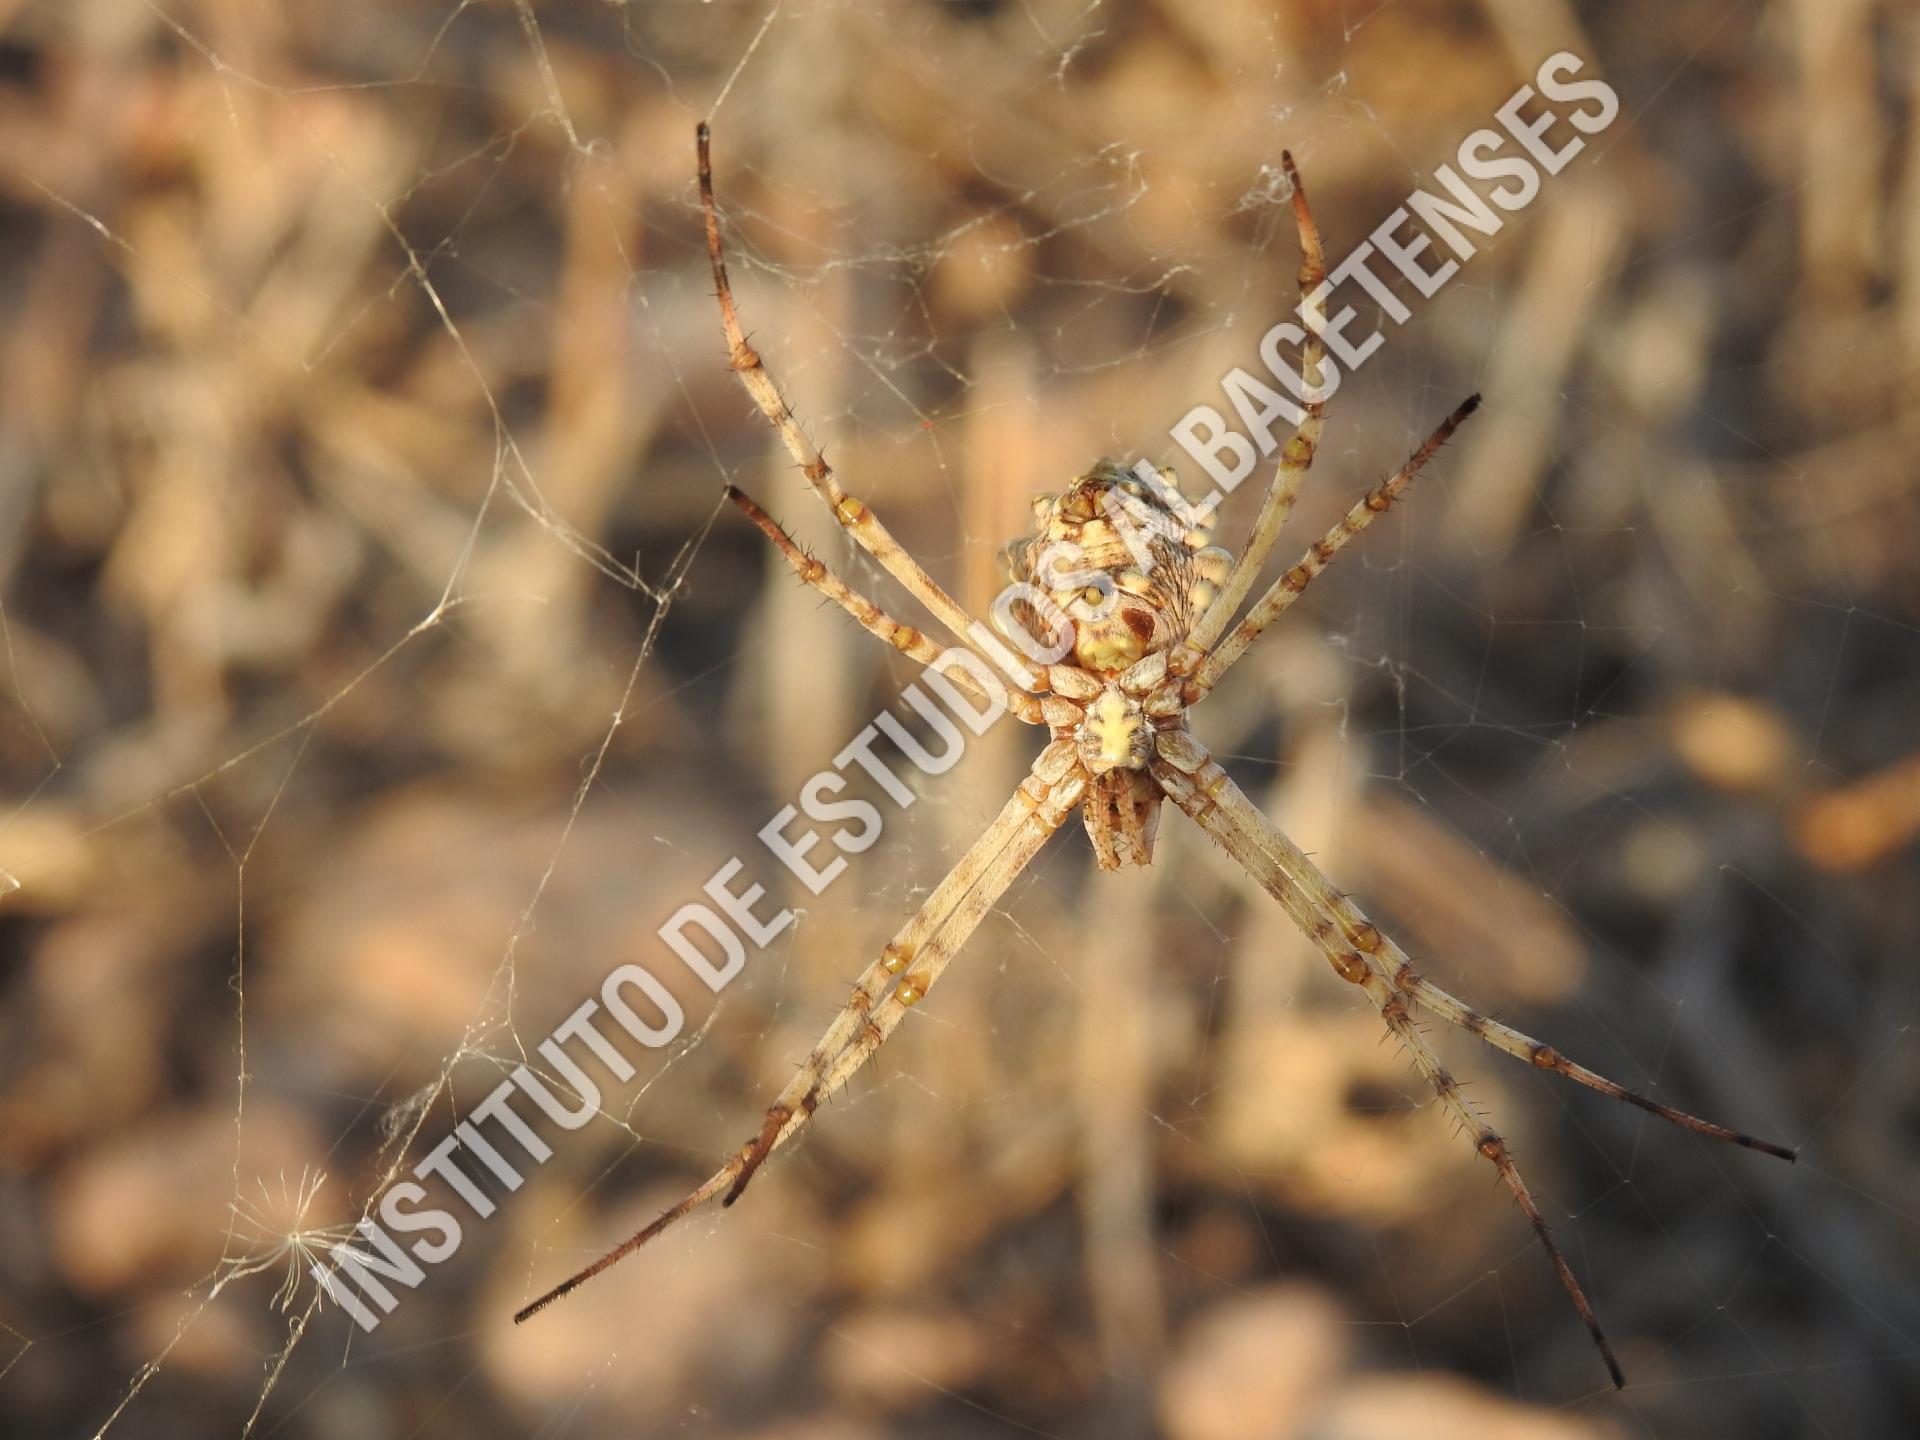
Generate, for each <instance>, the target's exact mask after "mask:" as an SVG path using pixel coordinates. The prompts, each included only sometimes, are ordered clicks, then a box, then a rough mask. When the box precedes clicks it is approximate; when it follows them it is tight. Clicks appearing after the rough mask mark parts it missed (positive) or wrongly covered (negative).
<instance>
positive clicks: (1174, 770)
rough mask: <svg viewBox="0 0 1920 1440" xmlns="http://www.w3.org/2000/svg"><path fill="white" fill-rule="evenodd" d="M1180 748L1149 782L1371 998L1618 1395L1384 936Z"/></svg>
mask: <svg viewBox="0 0 1920 1440" xmlns="http://www.w3.org/2000/svg"><path fill="white" fill-rule="evenodd" d="M1176 743H1177V747H1178V748H1177V749H1175V748H1174V747H1171V746H1170V747H1166V748H1163V751H1162V756H1161V758H1159V759H1157V760H1155V761H1154V762H1153V766H1152V770H1153V775H1154V778H1155V779H1156V780H1158V781H1159V782H1160V784H1161V787H1162V788H1163V789H1165V790H1166V792H1167V794H1168V795H1169V796H1170V797H1171V798H1172V800H1173V802H1174V803H1175V804H1176V805H1178V806H1179V807H1180V808H1181V809H1182V810H1184V811H1186V812H1187V814H1188V815H1190V816H1192V817H1193V819H1194V822H1195V823H1196V824H1198V825H1199V826H1200V828H1201V829H1202V830H1205V831H1206V832H1207V834H1208V835H1210V836H1212V837H1213V839H1214V841H1215V843H1217V844H1218V845H1219V846H1220V847H1221V848H1222V849H1223V850H1225V851H1226V852H1227V853H1228V854H1229V855H1231V856H1232V857H1233V858H1234V859H1235V860H1236V861H1238V862H1239V863H1240V865H1241V867H1242V868H1244V869H1245V870H1246V872H1247V873H1248V874H1249V875H1250V876H1252V877H1253V878H1254V879H1255V880H1256V881H1258V882H1259V884H1260V885H1261V886H1262V887H1263V888H1264V889H1265V890H1266V891H1267V892H1268V893H1269V894H1271V895H1272V896H1273V897H1274V899H1276V900H1278V901H1279V902H1280V905H1281V907H1282V908H1283V909H1285V910H1286V912H1287V914H1288V916H1289V917H1290V918H1291V919H1292V920H1293V922H1294V924H1296V925H1298V926H1299V927H1300V929H1301V931H1302V932H1303V933H1305V934H1307V935H1310V936H1312V937H1313V939H1314V942H1315V943H1316V944H1318V945H1319V946H1320V947H1321V948H1322V949H1323V950H1325V951H1326V953H1327V958H1328V959H1329V960H1330V961H1332V962H1333V967H1334V969H1335V970H1337V971H1338V972H1339V974H1340V976H1341V978H1342V979H1345V980H1350V981H1352V982H1353V983H1354V984H1356V985H1359V986H1360V987H1361V988H1362V989H1364V990H1365V991H1366V992H1367V997H1368V998H1369V999H1370V1000H1372V1001H1373V1002H1374V1004H1375V1006H1376V1007H1377V1008H1378V1009H1379V1011H1380V1018H1381V1019H1382V1020H1384V1021H1385V1022H1386V1024H1387V1028H1388V1029H1389V1030H1391V1031H1392V1032H1393V1034H1394V1035H1395V1036H1396V1037H1397V1038H1398V1039H1399V1041H1400V1043H1401V1044H1402V1045H1404V1046H1405V1047H1406V1050H1407V1053H1408V1055H1409V1056H1410V1057H1411V1058H1412V1060H1413V1063H1414V1065H1415V1067H1416V1068H1418V1069H1419V1071H1420V1073H1421V1074H1422V1075H1424V1076H1425V1077H1426V1079H1427V1082H1428V1084H1430V1085H1431V1086H1432V1087H1433V1092H1434V1094H1435V1095H1436V1096H1437V1097H1438V1098H1439V1100H1440V1102H1441V1104H1442V1105H1444V1106H1445V1107H1446V1109H1447V1110H1448V1111H1449V1112H1450V1113H1451V1114H1452V1115H1453V1117H1454V1118H1455V1119H1456V1120H1457V1121H1459V1123H1460V1125H1461V1126H1462V1127H1463V1129H1464V1130H1465V1132H1466V1134H1467V1135H1469V1136H1470V1137H1472V1139H1473V1145H1474V1149H1476V1150H1478V1151H1479V1152H1480V1154H1482V1155H1483V1156H1485V1157H1486V1159H1487V1161H1488V1163H1490V1164H1491V1165H1492V1166H1493V1167H1494V1169H1495V1170H1496V1171H1497V1172H1498V1173H1499V1176H1500V1179H1501V1182H1502V1183H1503V1184H1505V1186H1506V1187H1507V1191H1508V1193H1509V1194H1511V1195H1512V1196H1513V1199H1514V1202H1515V1203H1516V1204H1517V1205H1519V1207H1520V1210H1521V1213H1522V1214H1524V1215H1525V1216H1526V1217H1527V1221H1528V1223H1529V1224H1530V1225H1532V1226H1533V1233H1534V1236H1535V1238H1536V1239H1538V1240H1539V1242H1540V1245H1541V1248H1543V1249H1544V1250H1545V1251H1546V1252H1547V1259H1548V1261H1549V1262H1550V1263H1551V1264H1552V1266H1553V1271H1554V1274H1555V1275H1557V1276H1558V1277H1559V1279H1560V1284H1561V1285H1562V1286H1563V1287H1564V1288H1565V1290H1566V1292H1567V1296H1568V1298H1569V1299H1571V1300H1572V1301H1573V1307H1574V1309H1575V1310H1576V1311H1578V1312H1579V1315H1580V1318H1581V1320H1583V1321H1584V1322H1585V1323H1586V1327H1587V1331H1588V1333H1589V1334H1590V1335H1592V1336H1593V1343H1594V1344H1595V1346H1597V1347H1598V1348H1599V1351H1600V1357H1601V1359H1602V1360H1603V1361H1604V1362H1605V1363H1606V1367H1607V1373H1608V1374H1609V1375H1610V1376H1611V1377H1612V1378H1613V1384H1614V1387H1615V1388H1616V1389H1619V1388H1622V1387H1624V1386H1625V1385H1626V1377H1625V1376H1624V1375H1623V1374H1622V1373H1621V1370H1620V1362H1619V1361H1618V1360H1616V1359H1615V1358H1614V1354H1613V1347H1612V1346H1611V1345H1610V1344H1609V1343H1608V1342H1607V1337H1606V1332H1605V1331H1603V1330H1602V1329H1601V1328H1600V1321H1599V1317H1598V1316H1596V1315H1595V1314H1594V1311H1593V1304H1592V1302H1591V1301H1589V1300H1588V1299H1587V1295H1586V1292H1585V1291H1584V1290H1582V1289H1581V1288H1580V1282H1579V1280H1578V1279H1577V1278H1576V1277H1575V1276H1574V1273H1573V1269H1572V1267H1571V1266H1569V1265H1568V1264H1567V1261H1566V1257H1565V1256H1564V1255H1562V1254H1561V1253H1560V1247H1559V1246H1558V1245H1557V1244H1555V1243H1554V1239H1553V1232H1552V1231H1551V1230H1549V1229H1548V1228H1547V1222H1546V1219H1545V1217H1543V1216H1542V1215H1541V1213H1540V1207H1539V1206H1538V1205H1537V1204H1536V1203H1535V1202H1534V1198H1533V1194H1532V1192H1531V1191H1530V1190H1528V1189H1527V1185H1526V1182H1525V1181H1524V1180H1523V1179H1521V1177H1520V1171H1519V1169H1518V1168H1517V1167H1516V1166H1515V1165H1514V1163H1513V1157H1512V1156H1511V1155H1510V1154H1509V1153H1508V1150H1507V1145H1506V1142H1505V1141H1504V1140H1503V1139H1501V1137H1500V1135H1499V1132H1497V1131H1496V1130H1494V1129H1493V1127H1492V1126H1490V1125H1489V1124H1488V1123H1487V1122H1486V1120H1485V1119H1484V1118H1483V1117H1482V1116H1481V1115H1480V1114H1479V1113H1478V1112H1477V1111H1475V1110H1474V1108H1473V1107H1472V1106H1471V1105H1469V1104H1468V1103H1467V1099H1466V1096H1465V1095H1463V1094H1462V1093H1461V1091H1460V1086H1459V1082H1458V1081H1456V1080H1455V1079H1454V1078H1453V1076H1452V1075H1451V1074H1449V1073H1448V1071H1447V1068H1446V1066H1444V1065H1442V1064H1441V1063H1440V1058H1439V1057H1438V1056H1437V1055H1435V1054H1434V1053H1433V1050H1432V1048H1431V1047H1430V1046H1428V1044H1427V1042H1426V1039H1425V1037H1424V1036H1422V1035H1421V1033H1420V1031H1419V1028H1418V1027H1417V1026H1416V1025H1415V1024H1414V1023H1413V1017H1412V1015H1411V1014H1410V1013H1409V1011H1408V1009H1407V1002H1406V1000H1405V998H1404V997H1402V996H1401V995H1400V994H1399V993H1397V992H1396V991H1395V990H1394V988H1393V984H1392V980H1391V977H1390V975H1389V973H1388V972H1387V970H1386V967H1385V966H1384V965H1383V963H1382V962H1381V960H1380V958H1379V954H1378V951H1379V949H1380V948H1381V947H1382V946H1384V944H1385V937H1384V936H1382V935H1381V934H1380V932H1379V931H1378V930H1377V929H1375V928H1374V927H1373V926H1372V925H1371V924H1368V923H1367V922H1366V921H1365V919H1364V917H1362V918H1361V919H1360V920H1359V924H1358V926H1356V927H1355V934H1354V935H1352V936H1350V935H1348V933H1347V931H1346V928H1345V925H1344V924H1343V921H1344V919H1345V917H1344V916H1343V915H1342V913H1341V910H1340V909H1339V908H1338V907H1336V905H1335V904H1334V903H1333V898H1332V897H1335V896H1339V892H1338V891H1337V890H1335V889H1334V887H1333V885H1332V884H1331V883H1330V882H1329V881H1328V880H1327V879H1326V877H1325V876H1323V875H1322V874H1321V873H1320V872H1319V870H1318V869H1317V868H1315V866H1314V864H1313V862H1312V861H1310V860H1309V859H1307V857H1306V855H1305V854H1304V853H1303V852H1302V851H1301V850H1300V849H1299V847H1298V846H1296V845H1294V843H1293V842H1292V841H1291V840H1288V839H1287V838H1286V836H1285V835H1283V834H1281V833H1280V831H1279V830H1278V829H1277V828H1276V827H1275V826H1274V825H1273V824H1272V823H1271V822H1270V821H1268V819H1267V818H1266V816H1265V815H1263V814H1262V813H1261V812H1260V809H1259V807H1258V806H1256V805H1255V804H1254V803H1253V802H1252V801H1251V800H1249V799H1248V798H1247V797H1246V795H1245V793H1244V792H1242V791H1241V790H1240V788H1239V787H1238V786H1237V785H1235V784H1234V783H1233V781H1232V780H1231V779H1229V778H1228V776H1227V773H1226V771H1224V770H1222V769H1221V768H1220V767H1219V765H1217V764H1216V763H1214V761H1213V760H1212V759H1210V758H1209V757H1208V756H1207V753H1206V751H1205V750H1204V749H1203V748H1202V747H1201V746H1200V745H1199V743H1198V742H1197V741H1194V740H1193V739H1192V737H1191V736H1182V737H1181V739H1180V741H1179V742H1176ZM1339 898H1340V900H1341V901H1343V902H1344V903H1345V905H1346V906H1347V907H1348V908H1349V909H1350V910H1351V913H1352V914H1353V915H1354V916H1358V915H1359V911H1358V909H1357V908H1354V907H1353V906H1352V902H1351V901H1347V900H1346V899H1345V897H1344V896H1339ZM1361 927H1364V928H1363V929H1362V928H1361ZM1363 941H1366V942H1370V943H1372V944H1373V945H1374V946H1375V949H1374V950H1368V949H1366V948H1364V945H1363V943H1362V942H1363Z"/></svg>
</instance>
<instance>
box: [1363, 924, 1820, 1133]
mask: <svg viewBox="0 0 1920 1440" xmlns="http://www.w3.org/2000/svg"><path fill="white" fill-rule="evenodd" d="M1339 898H1340V900H1341V901H1342V902H1343V908H1344V909H1346V910H1349V911H1351V912H1352V913H1351V915H1350V916H1348V917H1345V924H1344V925H1343V928H1344V929H1345V930H1346V933H1347V935H1348V936H1349V938H1351V937H1353V936H1355V935H1365V934H1366V933H1367V932H1369V931H1371V932H1372V933H1373V934H1376V935H1377V934H1379V932H1378V931H1377V930H1374V928H1373V926H1371V925H1370V924H1368V923H1367V919H1366V917H1365V916H1364V915H1362V914H1360V912H1359V910H1358V909H1357V908H1356V907H1354V905H1353V902H1352V901H1350V900H1347V899H1346V897H1345V896H1340V897H1339ZM1381 939H1382V944H1381V949H1380V952H1379V953H1380V955H1381V957H1382V958H1383V959H1385V960H1387V962H1388V963H1389V964H1390V965H1392V966H1393V986H1394V988H1395V989H1396V990H1398V991H1400V992H1401V993H1402V994H1404V995H1405V996H1406V997H1407V998H1408V999H1409V1000H1411V1001H1413V1003H1414V1004H1415V1005H1416V1006H1418V1007H1419V1008H1420V1009H1422V1010H1425V1011H1427V1012H1428V1013H1429V1014H1431V1015H1434V1016H1437V1017H1438V1018H1440V1019H1442V1020H1444V1021H1446V1022H1447V1023H1448V1024H1449V1025H1458V1026H1459V1027H1460V1028H1461V1029H1462V1030H1465V1031H1467V1032H1468V1033H1469V1034H1471V1035H1477V1036H1479V1037H1480V1039H1482V1040H1484V1041H1486V1043H1487V1044H1489V1045H1491V1046H1492V1047H1493V1048H1494V1049H1496V1050H1504V1051H1505V1052H1506V1053H1507V1054H1509V1055H1512V1056H1515V1057H1516V1058H1518V1059H1521V1060H1524V1061H1526V1062H1527V1063H1528V1064H1529V1065H1533V1066H1536V1067H1537V1068H1539V1069H1541V1070H1551V1071H1552V1072H1553V1073H1554V1074H1556V1075H1563V1076H1565V1077H1566V1078H1567V1079H1569V1080H1571V1081H1573V1082H1574V1083H1575V1084H1576V1085H1584V1086H1586V1087H1587V1088H1588V1089H1589V1090H1598V1091H1599V1092H1600V1093H1601V1094H1602V1095H1611V1096H1612V1097H1613V1098H1614V1099H1616V1100H1624V1101H1626V1102H1627V1104H1629V1105H1637V1106H1639V1107H1640V1108H1641V1109H1642V1110H1645V1111H1646V1112H1647V1113H1648V1114H1650V1115H1658V1116H1659V1117H1660V1118H1661V1119H1662V1120H1665V1121H1667V1122H1668V1123H1669V1124H1673V1125H1678V1126H1679V1127H1680V1128H1681V1129H1682V1130H1691V1131H1692V1132H1693V1133H1694V1134H1696V1135H1705V1136H1706V1137H1707V1138H1708V1139H1711V1140H1724V1141H1726V1142H1727V1143H1728V1144H1730V1145H1743V1146H1745V1147H1746V1148H1747V1149H1749V1150H1758V1151H1760V1152H1761V1153H1763V1154H1766V1155H1775V1156H1778V1157H1779V1158H1780V1159H1782V1160H1785V1161H1786V1162H1787V1163H1788V1164H1792V1163H1793V1162H1794V1161H1795V1160H1796V1159H1797V1158H1798V1156H1797V1155H1796V1153H1795V1152H1794V1151H1792V1150H1790V1149H1788V1148H1787V1147H1786V1146H1784V1145H1776V1144H1774V1143H1773V1142H1772V1141H1770V1140H1759V1139H1756V1138H1755V1137H1753V1136H1751V1135H1743V1134H1741V1133H1740V1132H1739V1131H1738V1130H1729V1129H1728V1128H1727V1127H1726V1126H1724V1125H1716V1124H1714V1123H1713V1122H1712V1121H1711V1120H1702V1119H1701V1118H1700V1117H1699V1116H1697V1115H1689V1114H1688V1113H1687V1112H1686V1111H1684V1110H1676V1109H1674V1108H1673V1107H1672V1106H1671V1105H1662V1104H1661V1103H1660V1102H1659V1101H1658V1100H1652V1099H1649V1098H1648V1097H1647V1096H1645V1095H1642V1094H1640V1093H1639V1092H1638V1091H1634V1090H1629V1089H1627V1087H1626V1086H1624V1085H1621V1084H1618V1083H1616V1082H1615V1081H1612V1080H1609V1079H1607V1077H1606V1076H1604V1075H1602V1074H1600V1073H1599V1072H1598V1071H1594V1070H1589V1069H1588V1068H1587V1067H1586V1066H1584V1065H1581V1064H1578V1063H1576V1062H1575V1061H1572V1060H1569V1059H1568V1058H1567V1057H1566V1056H1564V1055H1562V1054H1561V1053H1560V1052H1559V1051H1558V1050H1556V1049H1554V1048H1553V1046H1551V1045H1543V1044H1542V1043H1541V1042H1540V1041H1538V1040H1536V1039H1534V1038H1533V1037H1532V1036H1531V1035H1527V1034H1524V1033H1522V1032H1521V1031H1519V1030H1516V1029H1514V1028H1513V1027H1512V1026H1511V1025H1503V1024H1502V1023H1501V1022H1500V1021H1498V1020H1495V1019H1494V1018H1493V1017H1492V1016H1490V1015H1483V1014H1481V1013H1480V1012H1479V1011H1477V1010H1475V1009H1474V1008H1473V1007H1472V1006H1470V1005H1468V1004H1467V1003H1466V1002H1465V1001H1463V1000H1459V999H1456V998H1455V997H1454V996H1452V995H1449V994H1448V993H1447V992H1446V991H1445V990H1442V989H1441V988H1440V987H1439V986H1438V985H1435V984H1434V983H1433V982H1432V981H1431V980H1429V979H1427V978H1426V976H1424V975H1422V974H1421V973H1420V972H1419V971H1418V970H1416V969H1415V968H1414V965H1413V961H1411V960H1410V959H1408V958H1407V956H1406V953H1405V952H1404V951H1403V950H1401V949H1400V947H1399V946H1398V945H1395V944H1394V943H1393V941H1391V940H1388V939H1386V938H1385V937H1384V936H1383V937H1381Z"/></svg>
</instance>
